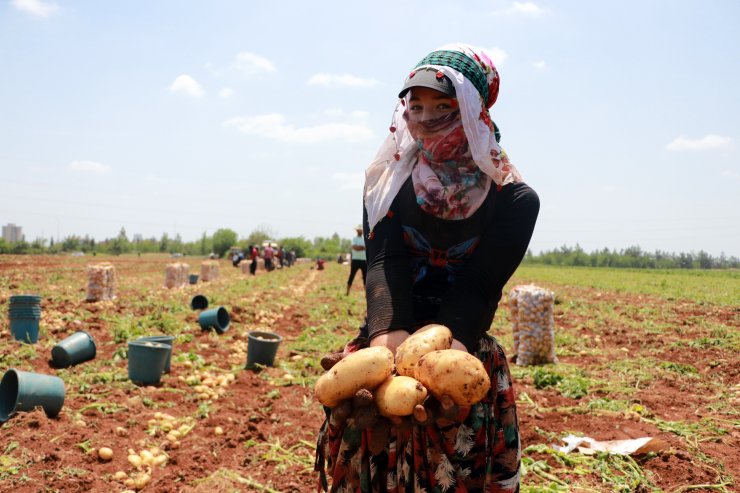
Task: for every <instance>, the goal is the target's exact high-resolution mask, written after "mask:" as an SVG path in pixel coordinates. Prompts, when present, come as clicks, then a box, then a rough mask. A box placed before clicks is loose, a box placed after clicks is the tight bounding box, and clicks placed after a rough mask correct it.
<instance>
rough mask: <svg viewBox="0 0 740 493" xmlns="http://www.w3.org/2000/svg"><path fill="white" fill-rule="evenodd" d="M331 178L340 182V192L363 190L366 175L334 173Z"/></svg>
mask: <svg viewBox="0 0 740 493" xmlns="http://www.w3.org/2000/svg"><path fill="white" fill-rule="evenodd" d="M331 178H332V179H333V180H334V181H337V182H339V189H340V190H362V187H363V186H364V184H365V173H334V174H333V175H332V176H331Z"/></svg>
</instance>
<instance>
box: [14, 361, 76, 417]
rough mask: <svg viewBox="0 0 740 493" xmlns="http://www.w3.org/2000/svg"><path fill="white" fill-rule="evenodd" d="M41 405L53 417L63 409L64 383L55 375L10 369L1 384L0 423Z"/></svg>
mask: <svg viewBox="0 0 740 493" xmlns="http://www.w3.org/2000/svg"><path fill="white" fill-rule="evenodd" d="M38 406H41V407H42V408H43V409H44V412H45V413H46V415H47V416H48V417H50V418H53V417H55V416H57V415H58V414H59V411H61V410H62V407H63V406H64V381H63V380H62V379H61V378H59V377H55V376H52V375H42V374H40V373H31V372H27V371H20V370H16V369H15V368H11V369H9V370H8V371H7V372H5V375H3V379H2V381H0V422H5V421H7V420H9V419H10V417H11V416H13V415H14V414H15V413H17V412H20V411H31V410H33V409H35V408H36V407H38Z"/></svg>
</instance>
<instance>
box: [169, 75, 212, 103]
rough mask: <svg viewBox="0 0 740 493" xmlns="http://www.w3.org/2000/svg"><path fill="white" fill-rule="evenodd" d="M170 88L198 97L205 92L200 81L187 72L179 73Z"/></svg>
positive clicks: (173, 90)
mask: <svg viewBox="0 0 740 493" xmlns="http://www.w3.org/2000/svg"><path fill="white" fill-rule="evenodd" d="M169 89H170V91H172V92H180V93H183V94H187V95H188V96H193V97H196V98H199V97H201V96H203V94H205V91H204V90H203V88H202V87H201V86H200V84H198V81H197V80H195V79H193V78H192V77H190V76H189V75H187V74H182V75H178V76H177V78H176V79H175V80H174V82H172V84H170V87H169Z"/></svg>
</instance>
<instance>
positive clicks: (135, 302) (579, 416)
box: [0, 256, 740, 493]
mask: <svg viewBox="0 0 740 493" xmlns="http://www.w3.org/2000/svg"><path fill="white" fill-rule="evenodd" d="M101 260H107V261H111V262H113V263H114V265H115V266H116V269H117V273H118V278H119V280H118V297H117V298H116V299H115V300H113V301H103V302H96V303H91V302H86V301H85V293H86V283H87V278H86V273H85V266H86V265H88V264H90V263H96V262H99V261H101ZM177 260H178V261H182V262H187V263H189V264H190V271H191V272H193V273H197V272H198V271H199V267H200V259H195V258H182V259H177ZM172 261H173V260H172V259H169V258H166V257H148V256H145V257H141V258H137V257H122V258H106V259H100V258H94V257H89V256H88V257H83V258H71V257H27V256H26V257H15V256H0V324H2V327H3V332H2V337H1V338H0V370H1V371H2V372H4V371H5V370H6V369H8V368H17V369H20V370H26V371H34V372H38V373H44V374H51V375H57V376H59V377H61V378H62V379H63V380H64V381H65V385H66V398H65V402H64V408H63V409H62V412H61V414H60V415H59V416H58V417H57V418H53V419H50V418H47V417H46V415H45V414H44V413H43V412H42V411H41V410H36V411H33V412H27V413H19V414H17V415H15V416H13V417H12V418H11V419H10V420H9V421H7V422H6V423H5V424H3V425H2V427H1V428H0V437H1V439H0V491H14V492H38V491H49V492H51V491H64V492H76V491H80V492H82V491H85V492H108V491H124V490H126V489H134V488H133V487H130V488H127V486H126V484H125V483H126V480H127V479H137V478H138V479H141V476H139V475H140V474H142V471H145V472H148V473H149V474H150V476H151V482H149V484H148V485H147V486H146V487H145V488H144V490H145V491H157V492H196V491H204V492H205V491H207V492H209V493H214V492H220V491H255V492H257V491H266V492H308V491H315V489H316V475H315V473H314V472H313V457H314V454H313V447H314V443H315V437H316V430H317V429H318V427H319V425H320V423H321V421H322V419H323V412H322V411H321V408H320V406H319V405H318V404H317V403H316V401H315V400H314V399H313V395H312V385H313V382H314V381H315V378H316V377H317V376H318V375H319V374H320V373H321V372H322V370H321V368H320V367H319V365H318V360H319V358H320V357H321V356H322V355H323V354H325V352H326V351H328V350H332V349H337V348H338V347H339V346H340V345H341V343H342V342H343V341H344V340H346V339H347V338H348V337H350V335H351V334H353V332H354V330H355V329H356V327H357V326H358V325H359V323H360V320H361V318H362V315H363V313H364V299H363V294H362V289H361V281H360V280H359V279H358V280H355V286H354V289H353V291H352V294H351V295H350V296H349V297H345V296H344V295H343V292H344V289H345V282H346V275H347V271H348V266H346V265H338V264H336V263H329V264H327V269H326V270H324V271H316V270H314V269H312V264H311V263H305V264H299V265H296V266H294V267H292V268H290V269H282V270H278V271H274V272H272V273H269V274H268V273H266V272H265V271H262V270H261V271H259V272H258V275H257V276H256V277H252V278H250V277H249V276H247V275H246V274H244V273H243V272H242V271H241V269H238V268H233V267H232V266H231V264H230V263H228V262H225V261H224V262H221V263H220V277H219V279H218V280H216V281H213V282H208V283H199V284H197V285H193V286H190V285H188V286H186V287H184V288H182V289H172V290H167V289H164V288H163V282H164V269H165V265H166V264H167V263H169V262H172ZM521 282H535V283H538V279H536V278H532V277H529V276H528V275H527V273H526V270H523V271H521V272H518V273H517V274H516V276H515V279H513V280H512V283H511V284H512V285H513V284H516V283H521ZM540 284H542V283H540ZM546 287H550V288H552V289H554V290H556V292H557V304H556V306H555V322H556V328H557V332H558V340H557V342H558V358H559V364H558V365H549V366H548V367H546V368H544V369H542V368H541V369H539V370H538V369H536V368H521V367H515V366H514V365H512V370H513V373H514V378H515V385H516V389H517V393H518V396H519V400H518V405H519V416H520V424H521V430H522V442H523V447H524V448H525V461H524V464H525V475H524V478H523V491H674V492H679V491H737V490H736V489H735V488H737V486H736V484H737V481H738V478H740V411H739V409H740V400H738V392H739V391H740V357H739V356H738V350H739V349H740V348H739V347H738V332H739V331H738V329H739V328H740V306H739V305H740V304H735V305H734V306H732V305H730V306H728V305H710V304H706V303H702V304H699V303H692V302H689V301H686V300H667V299H664V298H660V297H656V296H646V295H638V294H635V293H631V292H619V291H609V290H603V289H600V290H596V289H593V288H589V287H585V286H564V285H549V286H546ZM23 293H34V294H40V295H42V297H43V302H42V320H41V337H40V340H39V343H38V344H36V345H24V344H20V343H18V342H16V341H14V340H13V339H12V337H11V336H10V331H9V321H8V318H7V312H8V299H9V296H11V295H13V294H23ZM197 293H200V294H203V295H205V296H206V297H207V298H208V299H209V301H210V305H211V306H219V305H221V306H224V307H226V308H227V309H228V311H229V313H230V315H231V325H230V327H229V329H228V330H227V331H226V332H225V333H224V334H221V335H219V334H216V333H215V332H210V331H202V330H201V329H200V327H199V326H198V323H197V312H195V311H193V310H191V308H190V306H189V304H190V299H191V298H192V296H193V295H195V294H197ZM507 314H508V311H507V308H506V306H503V305H502V306H501V307H500V310H499V313H498V314H497V320H496V322H495V324H494V329H493V331H492V332H493V333H494V335H496V336H497V337H498V336H500V340H501V341H502V344H503V345H504V346H505V348H506V349H507V350H510V349H511V338H510V335H509V333H508V332H510V329H509V327H508V322H507ZM76 330H86V331H88V332H89V333H90V334H91V335H92V336H93V337H94V339H95V341H96V344H97V357H96V358H95V359H94V360H92V361H89V362H86V363H83V364H80V365H77V366H75V367H72V368H69V369H65V370H58V369H55V368H54V367H53V366H52V365H51V364H50V351H51V348H52V347H53V346H54V344H55V343H56V342H57V341H59V340H60V339H62V338H64V337H66V336H67V335H69V334H71V333H73V332H75V331H76ZM250 330H270V331H274V332H277V333H278V334H280V335H282V336H283V337H284V341H283V343H282V344H281V346H280V349H279V351H278V355H277V358H276V367H273V368H266V369H264V370H261V371H250V370H244V369H243V366H244V363H245V361H246V350H247V333H248V332H249V331H250ZM163 333H165V334H171V335H175V336H177V339H176V340H175V343H174V349H173V360H172V371H171V372H170V373H169V374H165V375H164V376H163V378H162V383H161V385H160V386H157V387H151V386H150V387H139V386H136V385H133V384H132V383H131V382H130V381H129V380H128V377H127V359H126V341H128V340H131V339H133V338H135V337H138V336H140V335H155V334H163ZM538 371H539V373H538ZM543 371H544V372H545V373H548V372H549V374H551V375H555V376H557V377H559V378H560V380H558V383H556V384H552V385H543V384H542V379H541V377H542V375H543V373H542V372H543ZM206 372H208V374H206ZM219 375H233V376H234V377H233V380H232V381H229V380H228V379H226V378H223V377H222V378H221V379H219V378H218V377H219ZM208 377H210V378H208ZM211 381H214V382H222V386H216V387H212V386H211V387H209V384H210V383H211ZM552 381H553V382H554V381H555V380H552ZM569 385H570V386H569ZM204 387H209V388H211V389H212V390H209V389H204ZM219 388H220V389H222V390H220V391H218V390H217V389H219ZM574 389H575V390H574ZM579 389H580V392H579ZM163 413H164V414H165V415H170V416H172V417H173V418H174V419H173V420H171V421H167V419H166V417H165V418H164V419H163V418H162V416H163ZM170 428H174V429H177V430H180V432H181V433H180V435H181V436H180V437H178V438H177V440H172V439H171V438H172V436H171V435H170V438H168V437H167V433H168V431H169V429H170ZM568 433H582V434H584V435H587V436H590V437H593V438H595V439H599V440H610V439H624V438H637V437H643V436H651V437H658V438H661V439H662V440H664V441H665V442H666V443H667V445H668V448H666V450H664V451H662V452H660V453H657V454H649V455H647V456H643V457H636V458H629V457H627V458H620V457H615V456H608V455H599V456H596V457H587V456H582V455H579V454H569V455H565V454H560V453H557V452H555V451H554V450H553V449H552V447H551V445H552V444H555V443H558V439H559V438H561V437H562V436H564V435H566V434H568ZM101 447H109V448H111V449H112V450H113V453H114V455H113V459H112V460H110V461H109V462H104V461H102V460H100V459H99V458H98V456H97V453H96V451H97V449H99V448H101ZM152 447H157V448H159V449H160V450H161V451H162V452H163V453H164V455H166V457H167V458H166V462H164V463H163V464H161V465H157V466H154V467H150V468H145V467H143V466H140V467H139V468H138V469H137V468H135V467H134V466H133V465H132V464H131V463H130V461H129V460H128V457H127V456H128V455H129V453H131V452H133V453H136V454H138V453H139V452H141V451H142V450H148V449H151V448H152ZM154 452H157V451H156V450H155V451H154ZM155 455H157V454H156V453H155ZM117 472H122V473H125V477H124V476H123V474H119V475H118V476H119V477H120V478H116V473H117ZM733 481H734V482H735V484H733Z"/></svg>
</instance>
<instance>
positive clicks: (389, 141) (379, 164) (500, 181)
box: [364, 43, 522, 231]
mask: <svg viewBox="0 0 740 493" xmlns="http://www.w3.org/2000/svg"><path fill="white" fill-rule="evenodd" d="M422 67H431V68H434V69H436V70H438V71H440V72H442V73H443V74H444V75H446V76H447V77H448V78H449V79H450V80H451V81H452V83H453V85H454V86H455V97H456V99H457V101H458V104H459V107H460V116H461V120H462V124H463V128H464V130H465V136H466V137H467V140H468V145H469V146H470V152H471V155H472V158H473V160H474V161H475V164H476V165H477V166H478V167H479V168H480V170H481V171H483V173H485V174H486V175H487V176H488V177H490V179H491V180H492V181H493V183H495V184H496V186H497V187H498V188H501V187H503V186H505V185H508V184H509V183H516V182H520V181H522V177H521V175H520V174H519V172H518V171H517V169H516V168H515V167H514V165H513V164H511V162H509V158H508V156H507V155H506V153H505V152H504V150H503V149H502V148H501V146H499V144H498V142H497V141H496V128H495V126H494V124H493V121H492V120H491V116H490V113H489V108H490V107H491V106H493V104H494V103H495V102H496V99H497V97H498V89H499V75H498V71H497V70H496V67H495V66H494V64H493V61H492V60H491V57H490V55H488V53H486V51H485V50H483V49H481V48H475V47H473V46H470V45H466V44H460V43H456V44H450V45H445V46H443V47H441V48H439V49H438V50H435V51H433V52H431V53H430V54H429V55H427V56H426V57H424V58H423V59H422V60H421V61H420V62H419V63H418V64H417V66H416V67H415V70H416V69H419V68H422ZM408 98H409V94H406V95H405V96H404V98H403V99H401V100H400V101H399V104H398V105H397V106H396V110H395V111H394V114H393V121H392V123H391V128H390V133H389V134H388V136H387V137H386V139H385V141H384V142H383V144H382V145H381V146H380V149H379V150H378V153H377V154H376V156H375V159H373V161H372V162H371V163H370V166H369V167H368V168H367V170H366V171H365V189H364V200H365V208H366V209H367V213H368V222H369V226H370V231H372V230H373V228H374V227H375V225H376V224H378V222H380V221H381V220H382V219H383V217H385V215H386V214H387V213H388V210H389V209H390V206H391V203H392V202H393V199H394V198H395V197H396V195H397V194H398V191H399V190H400V189H401V186H402V185H403V184H404V182H405V181H406V180H407V179H408V177H409V176H410V175H411V171H412V169H413V167H414V165H415V164H416V162H417V160H418V146H417V142H416V141H415V140H414V139H413V138H412V137H411V135H410V132H409V129H408V126H407V124H406V121H405V120H404V118H403V111H404V107H405V106H406V105H407V104H408ZM473 212H475V211H474V210H472V211H470V214H472V213H473Z"/></svg>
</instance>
